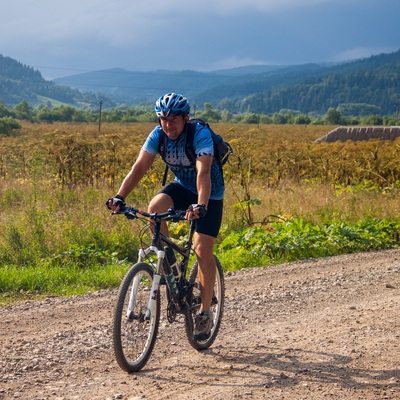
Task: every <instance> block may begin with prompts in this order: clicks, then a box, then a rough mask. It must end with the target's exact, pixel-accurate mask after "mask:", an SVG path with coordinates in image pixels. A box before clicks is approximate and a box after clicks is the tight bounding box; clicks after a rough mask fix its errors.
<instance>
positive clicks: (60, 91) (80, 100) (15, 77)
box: [0, 54, 114, 108]
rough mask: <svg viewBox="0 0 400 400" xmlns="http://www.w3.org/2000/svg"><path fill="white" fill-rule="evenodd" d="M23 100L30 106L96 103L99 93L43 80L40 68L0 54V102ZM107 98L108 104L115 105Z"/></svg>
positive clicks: (81, 105) (97, 103) (89, 104)
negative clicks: (35, 68) (82, 90)
mask: <svg viewBox="0 0 400 400" xmlns="http://www.w3.org/2000/svg"><path fill="white" fill-rule="evenodd" d="M22 100H25V101H27V102H28V104H29V105H30V106H32V107H37V106H39V105H45V106H46V105H47V106H49V105H52V106H57V105H61V104H66V105H70V106H74V107H79V108H83V107H91V106H96V107H98V105H99V101H100V97H99V95H98V94H93V93H87V92H81V91H79V90H77V89H72V88H69V87H67V86H60V85H57V84H56V83H54V82H50V81H46V80H45V79H43V77H42V75H41V73H40V72H39V71H36V70H34V69H33V68H31V67H29V66H26V65H23V64H21V63H20V62H18V61H16V60H14V59H12V58H10V57H4V56H2V55H1V54H0V102H2V103H3V104H4V105H6V106H9V107H13V106H14V105H16V104H18V103H20V102H21V101H22ZM102 100H103V101H104V99H102ZM107 101H108V104H109V105H110V106H112V105H114V103H112V102H111V101H109V100H107Z"/></svg>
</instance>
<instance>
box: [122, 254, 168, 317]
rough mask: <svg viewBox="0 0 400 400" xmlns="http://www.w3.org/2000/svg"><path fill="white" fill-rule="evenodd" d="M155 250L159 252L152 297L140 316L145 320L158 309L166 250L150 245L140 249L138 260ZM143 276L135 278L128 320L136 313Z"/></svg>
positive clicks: (142, 259) (130, 297)
mask: <svg viewBox="0 0 400 400" xmlns="http://www.w3.org/2000/svg"><path fill="white" fill-rule="evenodd" d="M151 252H154V253H156V254H157V265H156V268H155V271H154V274H153V283H152V285H151V291H150V297H149V301H148V304H147V309H146V310H143V313H142V312H141V313H140V316H139V318H143V319H144V320H145V321H148V320H150V318H151V316H152V315H154V314H155V310H156V304H157V296H158V292H159V287H160V279H161V275H160V271H161V267H162V264H163V261H164V257H165V251H164V250H159V249H158V248H157V247H156V246H150V247H148V248H147V249H140V250H139V259H138V262H139V263H140V262H143V261H144V260H145V258H146V256H147V255H148V254H149V253H151ZM140 279H141V277H140V276H135V279H134V281H133V285H132V290H131V293H130V296H129V304H128V309H127V311H126V318H127V320H130V319H132V315H134V310H133V308H134V304H135V301H136V295H137V292H138V289H139V282H140Z"/></svg>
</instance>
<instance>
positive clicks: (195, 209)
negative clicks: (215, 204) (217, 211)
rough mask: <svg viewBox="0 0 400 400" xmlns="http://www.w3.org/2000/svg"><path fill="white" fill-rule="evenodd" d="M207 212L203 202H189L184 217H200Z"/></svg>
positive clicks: (190, 218) (189, 218)
mask: <svg viewBox="0 0 400 400" xmlns="http://www.w3.org/2000/svg"><path fill="white" fill-rule="evenodd" d="M206 213H207V206H206V205H205V204H191V205H190V206H189V208H188V210H187V211H186V219H188V220H189V221H190V220H192V219H198V218H202V217H204V216H205V215H206Z"/></svg>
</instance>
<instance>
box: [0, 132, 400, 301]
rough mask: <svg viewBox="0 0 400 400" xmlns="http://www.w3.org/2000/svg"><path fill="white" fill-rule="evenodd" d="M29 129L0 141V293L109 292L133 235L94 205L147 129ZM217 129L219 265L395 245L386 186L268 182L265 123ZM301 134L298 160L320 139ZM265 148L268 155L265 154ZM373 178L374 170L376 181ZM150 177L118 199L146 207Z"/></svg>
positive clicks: (128, 259)
mask: <svg viewBox="0 0 400 400" xmlns="http://www.w3.org/2000/svg"><path fill="white" fill-rule="evenodd" d="M112 127H113V128H114V129H115V130H116V132H112V130H111V128H112ZM29 128H30V127H29V126H26V127H25V129H26V131H25V133H24V135H22V137H19V138H18V137H17V138H14V139H12V138H6V139H4V140H3V139H0V148H2V149H3V150H4V151H3V153H2V155H1V156H0V206H1V211H0V227H1V230H0V296H2V297H3V299H7V298H10V297H12V298H15V297H19V296H27V295H41V294H49V293H52V294H57V295H59V294H71V293H84V292H86V291H88V290H97V289H99V288H106V287H113V286H115V285H117V284H118V283H119V282H120V280H121V278H122V276H123V274H124V272H125V271H126V269H127V267H128V266H129V265H130V264H131V263H133V262H135V260H136V258H137V251H138V248H139V246H140V240H139V237H140V230H141V229H142V228H143V227H142V226H140V224H138V223H137V222H132V221H128V220H126V219H125V218H123V217H122V216H110V213H109V212H108V211H107V209H106V207H105V205H104V203H105V200H106V199H107V198H108V197H110V196H112V195H114V194H115V191H116V190H117V188H118V185H119V183H120V181H121V180H122V178H123V176H124V175H125V174H126V173H127V171H128V169H129V168H130V165H131V163H132V162H133V160H134V158H135V155H136V154H137V151H138V149H139V147H140V146H139V145H138V143H141V142H142V140H143V138H144V135H145V132H147V131H148V129H149V126H147V125H145V126H143V125H138V127H137V131H138V132H139V133H138V134H137V137H138V139H137V140H133V138H134V135H131V137H128V138H127V132H126V130H129V129H131V130H132V129H133V127H132V126H125V125H114V126H108V127H107V129H108V130H107V132H106V133H105V134H104V137H102V138H101V139H98V140H94V139H95V135H96V134H95V133H93V132H97V127H96V126H86V125H72V126H70V125H65V126H57V129H54V128H55V127H54V126H37V125H35V126H33V127H32V129H31V130H29ZM219 128H220V129H222V128H221V127H219ZM285 128H287V127H285ZM135 129H136V128H135ZM224 129H228V130H227V133H226V134H224V132H222V131H219V133H223V134H224V136H225V137H226V136H229V135H231V138H232V143H233V144H234V145H235V143H236V145H235V146H236V151H237V152H238V154H239V155H240V156H241V157H239V156H237V158H236V159H233V160H232V163H231V166H230V167H227V169H226V188H227V191H226V198H225V210H224V225H223V228H222V230H221V234H220V237H219V238H218V244H217V247H216V250H217V251H218V255H219V257H220V258H221V260H222V262H223V265H224V266H225V268H226V269H229V270H233V269H240V268H244V267H248V266H260V265H266V264H270V263H276V262H282V261H288V260H295V259H301V258H309V257H322V256H326V255H333V254H341V253H343V252H353V251H364V250H371V249H379V248H388V247H393V246H397V245H398V244H399V231H400V228H399V215H400V204H399V201H398V196H399V187H400V185H398V182H397V181H395V182H394V183H392V184H390V185H383V184H382V185H380V184H379V181H374V182H373V181H371V180H364V181H360V182H359V183H358V184H357V185H354V184H349V185H344V184H343V183H341V182H336V183H335V182H331V181H329V180H328V181H326V180H323V179H310V177H309V176H305V177H303V178H301V179H300V177H299V174H300V175H301V172H299V171H298V172H297V173H294V172H293V171H292V175H290V174H289V173H288V172H287V171H289V170H285V171H284V170H283V169H282V171H281V172H282V175H281V176H279V179H278V178H277V175H276V174H277V171H276V170H272V171H269V172H268V171H266V170H265V165H264V164H263V161H262V160H264V159H265V157H266V154H265V151H258V152H256V151H255V149H256V148H259V150H260V149H261V148H262V146H263V143H267V142H270V144H271V146H276V145H275V144H273V143H277V142H276V141H277V140H279V139H278V138H277V137H278V136H276V135H278V128H277V127H269V129H271V131H273V132H274V133H273V135H275V136H274V138H272V137H271V136H272V133H268V132H264V131H263V129H264V128H263V127H261V129H260V130H259V131H257V130H251V131H245V132H238V131H237V130H235V129H236V128H235V127H232V126H226V127H224ZM242 129H244V128H242ZM279 129H282V127H279ZM301 129H302V130H301V131H300V130H299V131H297V134H298V136H296V138H295V140H294V141H293V142H298V146H299V148H300V149H302V150H301V151H302V152H303V153H302V154H303V155H304V152H305V150H304V148H305V147H304V146H305V143H308V144H309V143H310V138H312V139H314V138H316V137H318V136H320V135H322V134H323V133H324V132H322V131H321V132H319V131H318V132H317V131H316V130H313V129H312V128H310V129H309V130H307V129H305V128H301ZM318 129H321V127H319V128H318ZM275 130H276V132H275ZM77 131H79V132H83V133H79V132H78V133H79V134H78V133H75V134H74V132H77ZM325 133H326V132H325ZM29 135H30V136H29ZM284 135H288V133H287V132H283V133H282V132H281V136H284ZM301 135H303V139H301V137H300V136H301ZM120 139H121V140H122V142H123V143H120V142H119V140H120ZM263 139H264V141H263ZM10 140H14V142H13V143H10ZM130 141H132V142H134V143H133V144H132V145H129V143H130ZM246 143H248V146H245V144H246ZM279 143H281V142H279ZM11 144H13V146H14V147H12V148H11V147H9V146H10V145H11ZM293 146H294V144H293ZM271 148H272V147H269V151H270V157H272V158H273V157H276V154H277V153H276V152H275V153H274V152H273V151H272V150H271ZM11 149H12V150H11ZM274 149H275V147H274ZM55 150H56V151H55ZM275 150H276V149H275ZM279 151H281V152H283V150H282V149H280V150H279ZM288 151H289V153H290V154H289V155H288V154H287V153H284V152H283V153H281V154H280V157H281V158H282V159H285V157H287V160H289V159H292V158H293V154H294V147H290V149H288ZM314 151H315V150H314V149H313V152H314ZM385 151H386V150H385ZM274 154H275V155H274ZM335 154H336V156H337V153H336V152H335ZM396 154H397V153H396ZM89 161H90V162H89ZM292 161H293V160H292ZM300 161H302V160H301V159H299V160H298V162H300ZM389 161H392V160H389V159H388V163H387V165H389V167H388V168H389V169H390V170H391V171H394V170H393V165H394V164H393V163H392V164H390V163H389ZM285 162H287V165H289V164H290V162H289V161H285ZM340 162H341V161H340ZM96 163H97V164H96ZM342 167H343V165H342ZM271 168H272V167H271ZM332 168H333V166H332ZM267 172H268V173H267ZM384 172H385V169H384V168H383V169H382V168H381V176H382V175H384ZM355 173H356V172H355ZM161 174H162V165H161V163H159V164H156V166H155V168H154V169H153V170H152V171H151V172H150V173H149V174H148V176H147V177H146V179H145V180H144V181H143V182H142V183H141V184H140V187H139V188H138V190H136V191H135V192H134V193H133V194H132V195H131V196H130V197H129V198H128V202H129V203H130V204H131V205H135V206H139V207H142V208H146V207H147V203H148V201H149V199H150V198H151V197H152V196H153V195H154V193H156V191H157V190H158V189H159V188H160V184H161ZM386 183H387V182H386ZM180 234H181V232H180V233H179V235H180Z"/></svg>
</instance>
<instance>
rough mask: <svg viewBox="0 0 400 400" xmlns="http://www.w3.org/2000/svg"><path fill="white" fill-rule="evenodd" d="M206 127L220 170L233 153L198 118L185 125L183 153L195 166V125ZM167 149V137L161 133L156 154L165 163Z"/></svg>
mask: <svg viewBox="0 0 400 400" xmlns="http://www.w3.org/2000/svg"><path fill="white" fill-rule="evenodd" d="M198 123H199V124H201V125H203V126H206V127H207V128H208V129H209V130H210V132H211V138H212V140H213V143H214V159H215V160H216V161H217V162H218V164H219V165H220V167H221V169H222V166H223V165H224V164H225V163H226V162H227V161H228V159H229V156H230V155H231V154H232V153H233V151H232V147H231V145H230V144H229V143H228V142H225V141H224V139H223V138H222V136H220V135H217V134H216V133H215V132H214V131H213V130H212V129H211V128H210V125H209V124H208V123H207V122H205V121H203V120H202V119H200V118H192V119H190V120H189V121H188V122H187V123H186V127H185V129H186V136H185V153H186V156H187V158H188V159H189V160H190V163H191V165H195V164H196V153H195V151H194V145H193V141H194V134H195V132H196V124H198ZM166 147H167V135H166V134H165V133H164V132H162V133H161V135H160V140H159V142H158V152H159V154H160V156H161V158H162V159H163V160H164V161H165V153H166ZM167 174H168V165H166V166H165V172H164V177H163V186H164V185H165V182H166V180H167Z"/></svg>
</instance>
